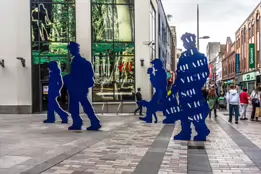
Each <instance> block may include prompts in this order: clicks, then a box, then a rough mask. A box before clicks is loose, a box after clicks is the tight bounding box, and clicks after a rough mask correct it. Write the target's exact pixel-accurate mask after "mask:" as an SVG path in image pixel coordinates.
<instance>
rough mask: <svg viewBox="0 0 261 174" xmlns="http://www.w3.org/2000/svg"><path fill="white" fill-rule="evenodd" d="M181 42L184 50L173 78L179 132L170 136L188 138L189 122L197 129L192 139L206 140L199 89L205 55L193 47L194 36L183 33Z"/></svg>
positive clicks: (205, 69) (205, 66)
mask: <svg viewBox="0 0 261 174" xmlns="http://www.w3.org/2000/svg"><path fill="white" fill-rule="evenodd" d="M181 39H182V41H183V43H184V47H185V48H186V51H185V52H183V53H182V55H181V57H180V59H179V63H178V69H177V79H176V81H175V85H174V89H173V92H175V91H177V92H178V95H179V107H180V108H181V112H180V115H181V116H180V118H179V119H180V121H181V127H182V130H181V132H180V133H179V134H178V135H176V136H175V137H174V139H176V140H190V139H191V133H192V132H191V123H193V124H194V126H195V129H196V131H197V136H195V137H194V140H195V141H206V137H207V136H208V135H209V133H210V131H209V129H208V127H207V125H206V122H205V120H206V118H207V116H208V113H209V107H208V104H207V101H206V100H205V99H204V97H203V95H202V92H201V89H202V87H203V86H204V84H205V83H206V81H207V78H208V77H209V69H208V62H207V58H206V57H205V56H204V55H203V54H201V53H199V52H198V50H197V48H196V36H195V35H194V34H190V33H185V34H184V35H183V36H182V38H181Z"/></svg>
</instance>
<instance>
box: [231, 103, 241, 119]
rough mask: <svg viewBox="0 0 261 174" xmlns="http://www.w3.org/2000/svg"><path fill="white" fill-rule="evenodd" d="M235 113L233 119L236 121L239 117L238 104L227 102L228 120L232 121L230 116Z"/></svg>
mask: <svg viewBox="0 0 261 174" xmlns="http://www.w3.org/2000/svg"><path fill="white" fill-rule="evenodd" d="M234 113H235V120H236V121H238V117H239V105H231V104H229V121H232V116H233V114H234Z"/></svg>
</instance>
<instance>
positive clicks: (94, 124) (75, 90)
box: [64, 42, 101, 130]
mask: <svg viewBox="0 0 261 174" xmlns="http://www.w3.org/2000/svg"><path fill="white" fill-rule="evenodd" d="M68 49H69V51H70V53H71V54H72V55H73V56H74V58H73V60H72V66H71V67H72V69H71V74H69V75H67V76H65V77H64V82H65V85H66V87H67V89H68V92H69V96H70V106H69V111H70V113H71V114H72V119H73V124H72V126H71V127H69V128H68V129H69V130H81V128H82V124H83V121H82V118H81V116H80V108H79V103H81V105H82V107H83V110H84V112H85V113H86V114H87V115H88V117H89V119H90V123H91V126H90V127H88V128H87V130H99V129H100V128H101V124H100V120H99V119H98V117H97V116H96V115H95V113H94V109H93V107H92V105H91V103H90V101H89V100H88V98H87V96H88V91H89V88H92V87H93V86H94V71H93V68H92V64H91V63H90V62H89V61H87V60H86V59H85V58H83V57H82V56H81V55H80V48H79V45H78V44H77V43H75V42H70V44H69V46H68Z"/></svg>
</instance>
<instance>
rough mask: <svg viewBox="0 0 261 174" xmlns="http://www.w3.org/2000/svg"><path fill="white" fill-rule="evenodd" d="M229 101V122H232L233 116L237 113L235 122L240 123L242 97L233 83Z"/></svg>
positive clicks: (228, 96)
mask: <svg viewBox="0 0 261 174" xmlns="http://www.w3.org/2000/svg"><path fill="white" fill-rule="evenodd" d="M227 101H228V103H229V120H228V122H230V123H231V122H232V116H233V114H234V113H235V123H236V124H238V117H239V103H240V98H239V94H238V92H237V90H236V89H235V87H234V86H233V85H231V86H230V90H229V91H228V93H227Z"/></svg>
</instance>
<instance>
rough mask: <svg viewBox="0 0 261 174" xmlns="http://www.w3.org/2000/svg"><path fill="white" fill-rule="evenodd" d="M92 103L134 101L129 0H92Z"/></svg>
mask: <svg viewBox="0 0 261 174" xmlns="http://www.w3.org/2000/svg"><path fill="white" fill-rule="evenodd" d="M92 62H93V65H94V71H95V87H94V88H93V101H94V102H99V101H119V100H131V101H133V100H135V45H134V2H133V0H110V2H109V1H106V0H92Z"/></svg>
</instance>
